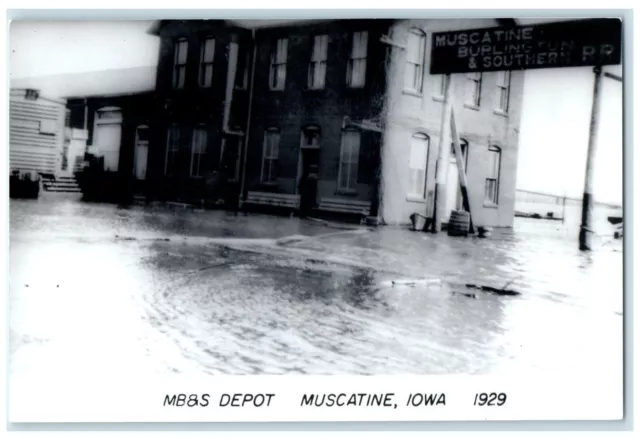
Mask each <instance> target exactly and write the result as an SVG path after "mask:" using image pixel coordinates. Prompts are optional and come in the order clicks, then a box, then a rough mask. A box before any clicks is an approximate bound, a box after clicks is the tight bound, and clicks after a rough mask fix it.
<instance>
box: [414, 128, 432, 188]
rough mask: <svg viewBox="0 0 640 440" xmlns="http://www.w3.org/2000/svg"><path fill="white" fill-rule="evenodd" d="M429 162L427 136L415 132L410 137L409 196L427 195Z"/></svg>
mask: <svg viewBox="0 0 640 440" xmlns="http://www.w3.org/2000/svg"><path fill="white" fill-rule="evenodd" d="M428 163H429V136H427V135H426V134H424V133H416V134H414V135H413V137H412V138H411V153H410V156H409V196H412V197H418V198H421V199H424V198H426V197H427V165H428Z"/></svg>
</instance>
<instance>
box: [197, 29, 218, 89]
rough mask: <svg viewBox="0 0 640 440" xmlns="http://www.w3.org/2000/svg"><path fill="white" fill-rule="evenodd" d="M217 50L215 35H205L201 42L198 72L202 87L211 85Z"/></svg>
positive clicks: (199, 82)
mask: <svg viewBox="0 0 640 440" xmlns="http://www.w3.org/2000/svg"><path fill="white" fill-rule="evenodd" d="M215 51H216V40H215V39H214V38H213V37H205V38H204V39H203V40H202V42H201V43H200V69H199V73H198V84H199V85H200V87H211V81H212V79H213V57H214V55H215Z"/></svg>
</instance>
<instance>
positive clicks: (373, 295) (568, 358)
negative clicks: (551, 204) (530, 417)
mask: <svg viewBox="0 0 640 440" xmlns="http://www.w3.org/2000/svg"><path fill="white" fill-rule="evenodd" d="M10 222H11V223H10V234H11V235H10V246H11V247H10V303H9V305H10V310H9V316H10V326H11V328H10V350H11V351H10V367H11V371H15V372H28V373H34V374H39V373H40V372H43V373H45V372H46V373H52V372H54V373H55V372H56V371H60V372H65V373H67V374H68V373H69V372H70V371H71V372H73V371H84V372H86V371H91V372H93V373H96V374H100V373H101V372H109V373H110V374H118V373H120V374H138V373H139V374H150V373H165V372H175V373H196V372H197V373H203V372H204V373H210V374H262V373H264V374H346V373H349V374H402V373H417V374H438V373H462V374H469V373H495V374H503V373H509V374H521V373H526V372H536V373H545V372H548V373H555V372H558V373H571V372H575V371H577V370H579V371H580V372H581V373H592V374H594V375H607V376H608V377H611V376H619V375H621V374H622V321H623V309H622V303H623V301H622V297H623V290H622V289H623V283H622V279H623V278H622V277H623V265H622V256H623V254H622V242H621V240H614V239H613V238H612V237H611V235H612V232H613V229H612V228H609V229H607V226H606V225H603V226H601V229H600V231H601V236H599V237H598V238H597V250H596V251H594V252H591V253H583V252H580V251H579V250H578V245H577V228H576V227H575V225H562V224H560V223H559V222H550V221H545V220H529V219H516V223H515V227H514V229H513V230H509V231H495V233H494V236H493V237H492V238H491V239H485V240H482V239H477V238H451V237H448V236H446V234H437V235H432V234H424V233H416V232H411V231H408V230H406V229H403V228H392V227H383V228H378V229H374V230H371V229H366V228H358V229H355V230H349V229H344V228H336V227H331V226H328V225H325V224H323V223H320V222H317V221H312V220H300V219H297V218H286V217H271V216H262V215H254V214H251V215H244V214H239V215H235V214H233V213H226V212H221V211H216V212H210V211H209V212H194V211H184V210H170V209H167V208H146V207H132V208H129V209H124V208H118V207H117V206H114V205H105V204H87V203H82V202H80V201H78V200H77V197H75V196H67V195H57V194H47V193H44V195H43V196H42V197H41V199H40V200H38V201H16V200H12V201H11V204H10ZM599 227H600V226H599ZM282 238H285V239H284V240H278V239H282ZM410 280H417V282H415V283H413V284H411V281H410ZM461 283H462V284H465V283H473V284H477V285H486V286H492V287H496V288H504V287H507V286H508V288H509V289H512V290H516V291H518V292H520V295H519V296H494V295H491V294H485V293H479V294H477V295H476V297H475V298H472V297H469V296H465V295H461V294H459V293H465V292H460V291H459V290H461V289H460V288H459V287H456V286H457V285H458V284H461ZM462 290H464V289H462Z"/></svg>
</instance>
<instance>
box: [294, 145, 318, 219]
mask: <svg viewBox="0 0 640 440" xmlns="http://www.w3.org/2000/svg"><path fill="white" fill-rule="evenodd" d="M300 152H301V154H302V173H301V176H300V183H299V188H298V190H299V192H300V213H301V214H302V215H309V214H310V213H311V210H312V209H313V208H315V207H316V205H317V195H318V178H319V176H318V161H319V156H320V155H319V149H317V148H304V149H301V150H300Z"/></svg>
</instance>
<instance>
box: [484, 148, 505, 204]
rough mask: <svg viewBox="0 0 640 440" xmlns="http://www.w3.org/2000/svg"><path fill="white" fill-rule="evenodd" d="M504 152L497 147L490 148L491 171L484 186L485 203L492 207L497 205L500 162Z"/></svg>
mask: <svg viewBox="0 0 640 440" xmlns="http://www.w3.org/2000/svg"><path fill="white" fill-rule="evenodd" d="M501 156H502V150H501V149H500V147H498V146H497V145H491V146H490V147H489V161H488V163H489V169H488V170H487V178H486V180H485V184H484V201H485V203H488V204H490V205H497V204H498V201H499V190H500V161H501V159H502V157H501Z"/></svg>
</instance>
